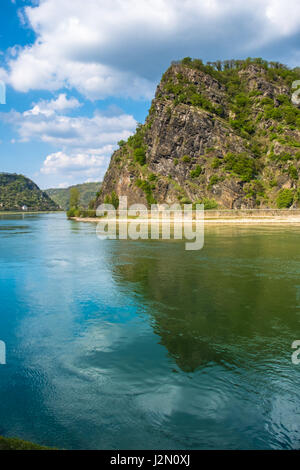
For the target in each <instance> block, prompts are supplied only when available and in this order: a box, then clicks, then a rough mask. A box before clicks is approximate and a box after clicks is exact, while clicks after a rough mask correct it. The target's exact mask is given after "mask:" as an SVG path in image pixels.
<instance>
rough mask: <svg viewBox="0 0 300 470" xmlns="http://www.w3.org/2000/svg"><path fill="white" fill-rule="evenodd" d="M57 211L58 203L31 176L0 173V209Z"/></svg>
mask: <svg viewBox="0 0 300 470" xmlns="http://www.w3.org/2000/svg"><path fill="white" fill-rule="evenodd" d="M24 209H25V210H30V211H56V210H59V207H58V205H57V204H56V203H55V202H54V201H53V200H52V199H51V198H50V197H49V196H48V194H46V193H45V192H44V191H41V190H40V188H39V187H38V186H37V185H36V184H35V183H34V182H33V181H31V180H30V179H29V178H26V177H25V176H23V175H17V174H15V173H14V174H12V173H0V211H20V210H24Z"/></svg>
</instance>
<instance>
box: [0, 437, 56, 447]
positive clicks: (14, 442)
mask: <svg viewBox="0 0 300 470" xmlns="http://www.w3.org/2000/svg"><path fill="white" fill-rule="evenodd" d="M0 450H51V449H50V448H49V447H44V446H39V445H37V444H33V443H32V442H27V441H23V440H22V439H16V438H7V437H2V436H0ZM52 450H53V449H52Z"/></svg>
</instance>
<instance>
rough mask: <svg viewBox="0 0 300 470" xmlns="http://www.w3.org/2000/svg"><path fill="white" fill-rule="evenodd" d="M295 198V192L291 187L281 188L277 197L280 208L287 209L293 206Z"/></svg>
mask: <svg viewBox="0 0 300 470" xmlns="http://www.w3.org/2000/svg"><path fill="white" fill-rule="evenodd" d="M293 200H294V192H293V191H292V190H291V189H281V190H280V191H279V194H278V197H277V207H278V209H287V208H288V207H291V205H292V204H293Z"/></svg>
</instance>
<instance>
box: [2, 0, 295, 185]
mask: <svg viewBox="0 0 300 470" xmlns="http://www.w3.org/2000/svg"><path fill="white" fill-rule="evenodd" d="M83 5H84V6H83ZM0 9H1V14H0V80H1V81H2V82H5V84H6V87H7V96H6V104H0V162H1V165H0V171H8V172H16V173H23V174H25V175H26V176H29V177H30V178H32V179H33V180H34V181H35V182H37V184H39V185H40V186H41V187H42V188H47V187H54V186H67V185H70V184H74V183H80V182H85V181H99V180H101V179H102V177H103V175H104V173H105V170H106V168H107V166H108V163H109V159H110V156H111V153H112V152H113V150H114V149H115V148H116V144H117V142H118V141H119V140H120V139H123V138H125V139H126V138H127V137H128V136H129V135H130V134H131V133H132V132H134V129H135V127H136V124H137V122H143V121H144V119H145V117H146V114H147V111H148V109H149V107H150V103H151V98H152V97H153V95H154V92H155V87H156V85H157V82H158V81H159V80H160V77H161V75H162V73H163V72H164V71H165V70H166V68H167V67H168V66H169V64H170V62H171V61H172V60H176V59H178V58H182V57H185V56H191V57H199V58H202V59H203V60H216V59H229V58H245V57H248V56H252V57H264V58H266V59H268V60H277V61H281V62H283V63H286V64H288V65H289V66H291V67H294V66H299V65H300V46H299V45H300V2H299V0H248V2H245V1H244V0H226V1H224V0H138V1H137V0H111V1H110V2H107V1H104V0H85V1H84V3H83V2H82V0H34V1H30V0H14V1H13V0H1V6H0Z"/></svg>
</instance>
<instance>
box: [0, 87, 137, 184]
mask: <svg viewBox="0 0 300 470" xmlns="http://www.w3.org/2000/svg"><path fill="white" fill-rule="evenodd" d="M79 105H80V103H79V102H78V101H77V100H76V99H75V98H67V97H66V95H59V97H58V98H57V99H55V100H51V101H45V100H43V101H40V102H39V103H37V104H35V105H34V106H33V107H32V108H31V109H29V110H27V111H24V112H23V113H19V112H16V111H10V112H8V113H1V114H0V119H1V120H3V121H5V122H7V123H9V124H11V125H12V126H13V127H14V128H15V130H16V133H17V135H18V136H19V140H18V141H19V142H44V143H47V144H50V145H51V146H52V147H54V148H55V151H54V152H53V153H51V154H49V155H48V156H46V158H45V160H44V163H43V165H42V168H41V173H42V174H44V175H60V176H62V177H63V178H64V179H65V178H71V179H72V178H74V181H76V180H78V179H80V180H81V181H83V180H84V181H85V180H86V179H88V178H91V179H93V180H94V181H95V180H96V181H97V180H98V181H99V179H100V178H102V177H103V175H104V173H105V170H106V168H107V166H108V163H109V159H110V156H111V154H112V153H113V151H114V150H115V148H116V143H117V142H118V141H119V140H122V139H124V140H126V139H127V138H128V137H129V136H130V135H131V134H132V133H133V132H134V130H135V128H136V125H137V122H136V120H135V119H134V118H133V116H131V115H128V114H124V113H123V112H122V111H120V110H119V109H118V108H114V107H111V108H109V109H108V110H106V111H104V112H103V113H100V112H96V113H95V114H94V115H93V116H92V117H86V116H79V117H72V116H68V115H66V114H62V112H63V111H67V110H71V109H73V108H77V107H78V106H79ZM116 112H118V113H119V114H116Z"/></svg>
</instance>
